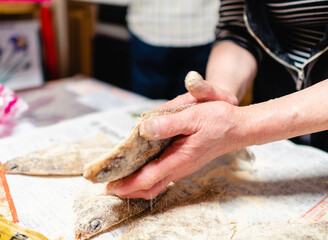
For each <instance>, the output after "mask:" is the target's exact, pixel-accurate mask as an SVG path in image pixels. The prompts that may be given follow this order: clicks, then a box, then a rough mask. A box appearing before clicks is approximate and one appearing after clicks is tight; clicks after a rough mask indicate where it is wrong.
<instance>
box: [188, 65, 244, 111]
mask: <svg viewBox="0 0 328 240" xmlns="http://www.w3.org/2000/svg"><path fill="white" fill-rule="evenodd" d="M185 86H186V88H187V89H188V92H189V93H190V94H191V95H192V96H193V97H194V98H195V99H197V101H198V102H205V101H225V102H229V103H231V104H234V105H237V104H238V99H237V98H236V96H233V95H232V94H230V93H228V92H226V91H224V90H223V89H221V88H218V87H216V86H214V85H213V83H211V82H208V81H205V80H204V79H203V78H202V76H201V75H200V74H199V73H197V72H195V71H190V72H189V73H188V74H187V76H186V78H185Z"/></svg>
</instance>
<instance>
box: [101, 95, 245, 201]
mask: <svg viewBox="0 0 328 240" xmlns="http://www.w3.org/2000/svg"><path fill="white" fill-rule="evenodd" d="M238 109H239V107H236V106H233V105H231V104H229V103H226V102H222V101H221V102H219V101H216V102H207V103H202V104H198V105H195V106H192V107H190V108H188V109H186V110H184V111H182V112H179V113H176V114H171V115H165V116H158V117H153V118H150V119H149V120H146V121H145V122H144V124H142V125H141V129H140V133H141V135H143V136H144V137H146V138H148V139H153V140H155V139H161V138H168V137H172V136H177V135H178V137H177V138H176V139H175V141H174V142H173V143H172V145H170V146H169V147H168V148H167V149H166V150H165V151H164V153H163V154H162V155H161V156H160V157H159V158H158V159H155V160H154V161H151V162H150V163H148V164H147V165H145V166H144V167H143V168H142V169H140V170H139V171H138V172H137V173H135V174H133V175H131V176H128V177H126V178H124V179H123V180H119V181H117V182H114V183H110V184H108V187H107V189H108V191H109V192H110V193H111V194H116V195H118V196H120V197H123V198H145V199H151V198H154V197H156V196H157V195H158V194H160V193H161V192H163V191H165V189H166V186H167V185H168V184H169V183H170V182H171V181H173V182H177V181H179V180H180V179H181V178H183V177H185V176H187V175H189V174H191V173H193V172H195V171H197V170H199V169H200V168H202V167H203V166H204V165H205V164H206V163H208V162H209V161H211V160H212V159H214V158H215V157H217V156H220V155H222V154H224V153H227V152H230V151H233V150H237V149H239V148H241V147H243V145H242V144H243V142H242V138H241V136H242V135H243V129H242V127H241V124H240V123H243V122H245V119H244V115H243V113H242V111H238Z"/></svg>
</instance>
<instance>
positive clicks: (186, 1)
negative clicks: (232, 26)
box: [127, 0, 219, 99]
mask: <svg viewBox="0 0 328 240" xmlns="http://www.w3.org/2000/svg"><path fill="white" fill-rule="evenodd" d="M218 7H219V1H217V0H132V1H131V3H130V5H129V8H128V14H127V22H128V28H129V31H130V34H131V46H130V55H131V75H132V76H131V78H132V79H131V80H132V90H133V91H134V92H137V93H139V94H142V95H144V96H147V97H150V98H164V99H172V98H174V97H176V96H177V95H179V94H182V93H185V92H186V89H185V87H184V78H185V76H186V74H187V73H188V72H189V71H190V70H194V71H198V72H199V73H200V74H202V75H205V69H206V64H207V60H208V56H209V53H210V51H211V47H212V43H213V41H214V40H215V27H216V23H217V21H218Z"/></svg>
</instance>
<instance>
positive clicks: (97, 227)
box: [90, 219, 101, 232]
mask: <svg viewBox="0 0 328 240" xmlns="http://www.w3.org/2000/svg"><path fill="white" fill-rule="evenodd" d="M90 227H91V230H92V231H95V232H96V231H98V230H100V228H101V221H100V220H99V219H93V220H92V221H91V222H90Z"/></svg>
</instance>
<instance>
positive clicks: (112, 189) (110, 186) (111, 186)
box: [106, 183, 118, 195]
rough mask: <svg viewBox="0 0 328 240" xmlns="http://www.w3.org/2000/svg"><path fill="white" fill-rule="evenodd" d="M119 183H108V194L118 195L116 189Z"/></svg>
mask: <svg viewBox="0 0 328 240" xmlns="http://www.w3.org/2000/svg"><path fill="white" fill-rule="evenodd" d="M117 185H118V184H117V183H108V184H107V186H106V193H107V194H108V195H116V194H117V191H116V189H115V188H116V187H117Z"/></svg>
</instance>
